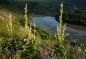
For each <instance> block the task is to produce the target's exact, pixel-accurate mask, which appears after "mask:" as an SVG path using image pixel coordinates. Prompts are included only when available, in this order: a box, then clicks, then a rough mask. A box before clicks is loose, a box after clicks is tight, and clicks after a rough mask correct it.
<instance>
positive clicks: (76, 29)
mask: <svg viewBox="0 0 86 59" xmlns="http://www.w3.org/2000/svg"><path fill="white" fill-rule="evenodd" d="M33 22H35V23H36V24H37V27H38V28H41V29H42V30H45V31H46V32H48V33H51V34H54V33H55V32H56V26H57V25H58V24H59V23H58V22H57V21H56V20H55V18H54V17H50V16H44V17H33V19H32V22H31V23H33ZM66 32H67V33H69V34H70V36H71V37H80V38H86V27H85V26H78V25H72V24H67V29H66Z"/></svg>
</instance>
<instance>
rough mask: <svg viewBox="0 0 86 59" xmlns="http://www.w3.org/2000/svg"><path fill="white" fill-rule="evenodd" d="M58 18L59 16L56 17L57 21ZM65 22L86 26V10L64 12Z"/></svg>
mask: <svg viewBox="0 0 86 59" xmlns="http://www.w3.org/2000/svg"><path fill="white" fill-rule="evenodd" d="M58 18H59V17H58V15H56V20H57V21H58ZM63 22H66V23H71V24H77V25H82V26H86V9H81V10H73V11H69V12H64V13H63Z"/></svg>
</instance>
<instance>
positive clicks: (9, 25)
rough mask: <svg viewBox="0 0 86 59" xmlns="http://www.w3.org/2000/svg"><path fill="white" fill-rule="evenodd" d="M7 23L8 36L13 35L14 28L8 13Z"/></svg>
mask: <svg viewBox="0 0 86 59" xmlns="http://www.w3.org/2000/svg"><path fill="white" fill-rule="evenodd" d="M8 22H9V23H8V24H7V29H8V32H9V34H10V35H13V29H14V26H13V23H12V19H11V14H10V13H9V21H8Z"/></svg>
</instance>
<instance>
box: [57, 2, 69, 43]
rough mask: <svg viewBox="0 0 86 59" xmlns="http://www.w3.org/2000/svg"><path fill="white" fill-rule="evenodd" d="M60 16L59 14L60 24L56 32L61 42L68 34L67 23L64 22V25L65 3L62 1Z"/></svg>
mask: <svg viewBox="0 0 86 59" xmlns="http://www.w3.org/2000/svg"><path fill="white" fill-rule="evenodd" d="M60 7H61V9H60V16H59V21H60V23H59V25H57V33H56V36H55V37H57V40H58V42H59V43H61V42H62V41H64V39H65V37H66V36H67V35H68V34H65V30H66V24H64V26H63V27H62V14H63V3H62V2H61V4H60Z"/></svg>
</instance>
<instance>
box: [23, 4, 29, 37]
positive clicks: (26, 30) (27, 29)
mask: <svg viewBox="0 0 86 59" xmlns="http://www.w3.org/2000/svg"><path fill="white" fill-rule="evenodd" d="M24 10H25V15H24V18H25V36H28V34H29V27H28V17H27V4H26V5H25V8H24Z"/></svg>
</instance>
